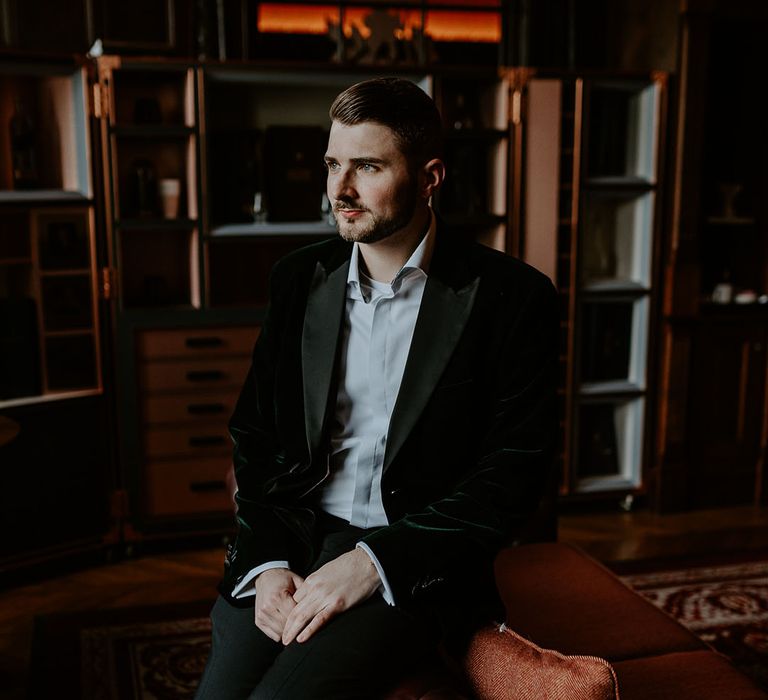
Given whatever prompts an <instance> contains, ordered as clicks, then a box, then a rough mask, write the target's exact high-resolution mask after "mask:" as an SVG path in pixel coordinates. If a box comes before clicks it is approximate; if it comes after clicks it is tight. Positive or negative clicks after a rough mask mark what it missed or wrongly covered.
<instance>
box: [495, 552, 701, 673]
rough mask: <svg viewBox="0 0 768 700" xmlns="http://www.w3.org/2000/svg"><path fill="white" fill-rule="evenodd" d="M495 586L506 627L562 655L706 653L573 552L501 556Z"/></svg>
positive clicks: (672, 623) (691, 636) (593, 563)
mask: <svg viewBox="0 0 768 700" xmlns="http://www.w3.org/2000/svg"><path fill="white" fill-rule="evenodd" d="M496 582H497V585H498V588H499V592H500V595H501V598H502V600H503V602H504V607H505V608H506V613H507V620H506V622H507V624H508V625H509V626H510V627H511V628H512V629H514V630H515V631H516V632H518V633H519V634H521V635H522V636H524V637H526V638H527V639H531V640H532V641H534V642H535V643H536V644H538V645H539V646H542V647H545V648H548V649H556V650H557V651H559V652H561V653H563V654H570V655H573V654H584V655H589V656H600V657H603V658H605V659H608V660H610V661H616V660H622V659H632V658H637V657H642V656H655V655H659V654H668V653H672V652H678V651H699V650H704V649H707V648H708V647H707V646H706V645H705V644H704V642H702V641H701V640H700V639H698V637H696V636H695V635H694V634H693V633H692V632H690V631H688V630H687V629H685V628H684V627H682V626H681V625H679V624H678V623H677V622H675V621H674V620H673V619H672V618H670V617H669V616H668V615H667V614H666V613H664V612H662V611H661V610H659V609H658V608H657V607H656V606H654V605H653V604H652V603H650V602H648V601H647V600H645V599H644V598H642V597H641V596H640V595H638V594H636V593H635V592H634V591H632V590H631V589H629V588H628V587H627V586H625V585H624V584H623V583H622V582H621V581H620V580H619V579H618V578H617V577H616V576H614V575H613V574H612V573H611V572H610V571H608V569H606V568H605V567H603V566H602V565H600V564H598V563H597V562H596V561H594V560H593V559H591V558H589V557H588V556H587V555H586V554H584V553H583V552H581V551H580V550H578V549H576V548H575V547H571V546H570V545H565V544H558V543H545V544H530V545H523V546H520V547H512V548H509V549H505V550H503V551H502V552H500V553H499V555H498V557H497V558H496Z"/></svg>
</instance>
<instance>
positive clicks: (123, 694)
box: [29, 601, 212, 700]
mask: <svg viewBox="0 0 768 700" xmlns="http://www.w3.org/2000/svg"><path fill="white" fill-rule="evenodd" d="M211 605H212V601H206V602H200V603H190V604H187V605H176V606H170V607H167V606H163V607H161V606H153V607H147V608H129V609H115V610H104V611H98V612H90V613H87V614H86V613H76V614H64V615H50V616H45V617H42V618H39V619H38V620H37V621H36V627H35V636H34V642H33V649H32V674H31V677H30V694H29V697H30V698H32V699H33V700H37V699H40V700H42V699H43V698H46V700H47V699H49V698H73V699H74V698H79V699H82V700H182V699H184V698H192V697H193V696H194V694H195V689H196V688H197V683H198V681H199V680H200V676H201V674H202V672H203V667H204V666H205V661H206V659H207V658H208V652H209V650H210V646H211V623H210V620H209V619H208V613H209V611H210V609H211Z"/></svg>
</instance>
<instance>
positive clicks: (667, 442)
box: [652, 0, 768, 511]
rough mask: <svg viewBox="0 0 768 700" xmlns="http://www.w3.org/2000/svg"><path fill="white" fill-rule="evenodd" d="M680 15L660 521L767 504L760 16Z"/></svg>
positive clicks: (726, 5)
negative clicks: (672, 514)
mask: <svg viewBox="0 0 768 700" xmlns="http://www.w3.org/2000/svg"><path fill="white" fill-rule="evenodd" d="M758 5H759V4H756V3H750V2H742V1H741V0H733V1H731V2H721V1H719V0H716V1H714V2H690V3H687V5H686V8H685V10H684V11H683V14H682V20H683V21H682V35H683V42H682V44H681V46H682V47H683V51H682V53H681V61H680V74H681V80H680V85H681V88H682V92H681V95H680V105H679V113H678V116H677V119H678V124H677V143H676V153H677V162H676V164H675V178H674V183H673V185H674V190H675V197H674V200H673V205H674V206H673V208H672V216H671V223H670V235H669V238H668V241H667V244H666V249H665V251H664V259H665V261H666V269H665V271H664V276H665V281H666V285H665V294H664V302H663V309H664V317H663V319H662V322H661V324H660V335H661V338H662V342H661V343H660V348H661V377H662V378H663V381H662V383H661V384H660V387H659V411H660V413H661V415H662V416H663V417H664V419H665V420H664V424H662V426H661V428H662V429H661V430H660V432H659V435H658V441H657V445H656V457H655V460H654V467H653V472H654V479H653V482H654V483H653V489H652V494H653V497H654V501H655V503H656V505H657V506H658V508H659V509H661V510H669V511H674V510H683V509H689V508H696V507H704V506H707V507H715V506H719V505H734V504H749V503H765V502H766V491H765V454H766V431H768V412H766V403H765V401H766V393H765V334H766V309H767V308H768V306H766V304H768V247H767V245H768V243H767V242H768V236H766V233H768V175H767V174H766V169H765V163H766V161H768V146H767V145H766V140H765V138H764V137H763V131H764V127H763V123H762V120H761V118H760V116H759V115H760V114H764V113H765V111H766V108H768V101H767V98H766V93H765V91H764V90H762V89H761V87H760V85H761V80H762V78H761V76H762V64H763V54H764V39H765V36H766V32H768V8H766V7H765V6H763V5H759V6H758Z"/></svg>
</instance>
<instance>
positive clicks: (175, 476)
mask: <svg viewBox="0 0 768 700" xmlns="http://www.w3.org/2000/svg"><path fill="white" fill-rule="evenodd" d="M231 464H232V460H231V459H229V458H226V457H219V458H216V459H183V460H168V461H166V462H149V463H147V464H146V466H145V477H146V486H147V488H146V491H145V498H146V501H145V503H146V507H147V510H148V512H149V514H150V515H188V514H192V513H196V514H204V513H225V512H227V511H230V512H233V513H234V503H233V501H232V496H231V495H230V493H229V488H228V486H227V475H228V472H229V470H230V467H231ZM233 483H234V482H233Z"/></svg>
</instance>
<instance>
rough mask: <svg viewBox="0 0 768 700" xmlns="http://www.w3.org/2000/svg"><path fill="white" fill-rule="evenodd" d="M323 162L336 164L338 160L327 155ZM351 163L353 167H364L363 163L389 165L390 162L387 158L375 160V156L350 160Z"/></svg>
mask: <svg viewBox="0 0 768 700" xmlns="http://www.w3.org/2000/svg"><path fill="white" fill-rule="evenodd" d="M323 160H324V161H325V162H326V163H328V162H334V163H336V162H337V161H336V159H335V158H334V157H333V156H329V155H325V156H323ZM349 162H350V163H352V164H353V165H362V164H363V163H372V164H374V165H386V164H387V163H389V161H388V160H387V159H386V158H374V157H373V156H370V157H365V156H363V157H360V158H350V159H349Z"/></svg>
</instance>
